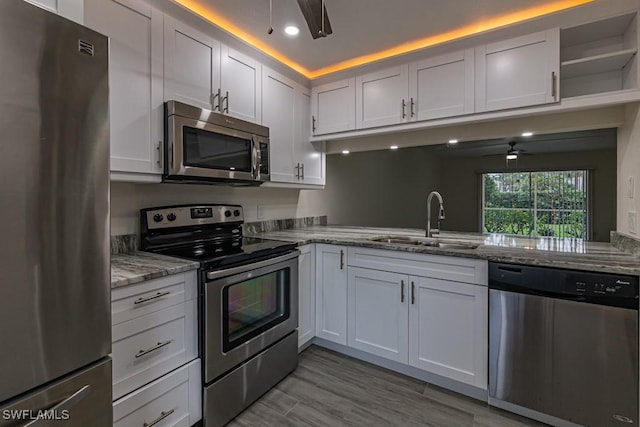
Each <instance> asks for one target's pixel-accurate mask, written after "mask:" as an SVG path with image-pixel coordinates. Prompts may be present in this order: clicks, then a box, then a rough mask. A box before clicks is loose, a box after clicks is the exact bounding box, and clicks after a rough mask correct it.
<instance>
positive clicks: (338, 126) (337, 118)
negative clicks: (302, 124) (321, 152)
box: [311, 79, 356, 135]
mask: <svg viewBox="0 0 640 427" xmlns="http://www.w3.org/2000/svg"><path fill="white" fill-rule="evenodd" d="M311 122H312V129H311V130H312V132H313V134H314V135H323V134H326V133H333V132H343V131H347V130H353V129H355V127H356V81H355V79H347V80H341V81H338V82H334V83H329V84H325V85H321V86H317V87H314V88H312V89H311Z"/></svg>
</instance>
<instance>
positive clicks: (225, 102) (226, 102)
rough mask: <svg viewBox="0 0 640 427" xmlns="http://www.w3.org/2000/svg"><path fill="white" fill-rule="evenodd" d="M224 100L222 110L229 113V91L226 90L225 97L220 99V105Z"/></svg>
mask: <svg viewBox="0 0 640 427" xmlns="http://www.w3.org/2000/svg"><path fill="white" fill-rule="evenodd" d="M223 102H224V109H222V106H221V107H220V111H221V112H223V113H228V112H229V91H226V92H225V95H224V98H222V99H221V100H220V105H222V103H223Z"/></svg>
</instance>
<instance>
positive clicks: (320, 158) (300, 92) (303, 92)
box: [294, 87, 326, 185]
mask: <svg viewBox="0 0 640 427" xmlns="http://www.w3.org/2000/svg"><path fill="white" fill-rule="evenodd" d="M310 110H311V91H310V90H309V89H307V88H302V87H298V89H297V90H296V93H295V109H294V116H295V121H294V125H295V145H294V158H295V163H296V167H297V169H296V172H297V177H298V182H299V183H300V184H305V185H325V182H326V175H325V171H326V155H325V151H324V145H323V143H321V142H316V143H311V142H309V137H310V136H311V123H310V121H309V112H310Z"/></svg>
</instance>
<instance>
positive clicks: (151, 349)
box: [111, 271, 202, 426]
mask: <svg viewBox="0 0 640 427" xmlns="http://www.w3.org/2000/svg"><path fill="white" fill-rule="evenodd" d="M111 314H112V316H111V317H112V340H113V342H112V355H111V357H112V359H113V399H114V400H115V399H117V401H115V402H114V425H117V426H140V425H152V424H153V423H154V421H158V423H157V424H160V421H162V424H161V425H172V426H182V425H184V426H190V425H192V424H194V423H195V422H196V421H198V420H200V418H201V417H202V411H201V393H202V390H201V384H200V360H199V359H198V358H197V357H198V335H197V334H198V322H197V319H198V310H197V275H196V271H189V272H185V273H178V274H174V275H170V276H166V277H161V278H158V279H152V280H148V281H145V282H142V283H137V284H133V285H130V286H124V287H120V288H116V289H114V290H113V291H112V292H111ZM145 423H146V424H145Z"/></svg>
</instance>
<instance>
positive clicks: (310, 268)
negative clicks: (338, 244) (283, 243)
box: [298, 245, 316, 348]
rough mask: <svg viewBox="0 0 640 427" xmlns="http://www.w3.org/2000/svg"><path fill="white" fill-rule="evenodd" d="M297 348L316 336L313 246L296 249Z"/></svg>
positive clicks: (314, 254) (314, 253)
mask: <svg viewBox="0 0 640 427" xmlns="http://www.w3.org/2000/svg"><path fill="white" fill-rule="evenodd" d="M298 250H299V251H300V256H299V257H298V348H300V347H302V346H303V345H305V344H306V343H308V342H309V341H311V339H312V338H313V337H314V336H315V334H316V258H315V256H316V251H315V245H305V246H300V247H298Z"/></svg>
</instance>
